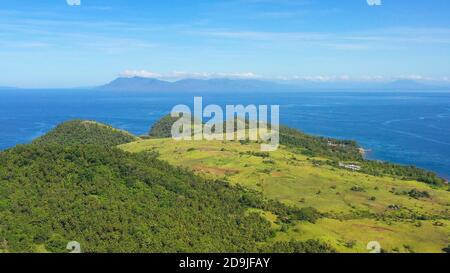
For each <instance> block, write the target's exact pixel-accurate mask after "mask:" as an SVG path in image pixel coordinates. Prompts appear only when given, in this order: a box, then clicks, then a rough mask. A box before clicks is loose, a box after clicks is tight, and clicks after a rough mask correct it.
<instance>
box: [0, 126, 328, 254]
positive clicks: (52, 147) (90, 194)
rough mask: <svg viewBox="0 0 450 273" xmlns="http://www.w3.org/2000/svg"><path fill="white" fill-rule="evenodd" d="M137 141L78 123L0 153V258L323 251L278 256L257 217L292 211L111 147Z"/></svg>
mask: <svg viewBox="0 0 450 273" xmlns="http://www.w3.org/2000/svg"><path fill="white" fill-rule="evenodd" d="M134 139H136V138H135V137H133V136H131V135H129V134H127V133H124V132H122V131H118V130H116V129H113V128H111V127H108V126H105V125H101V124H98V123H93V122H86V121H71V122H68V123H65V124H62V125H60V126H58V128H57V129H55V130H54V131H52V132H50V133H49V134H48V135H45V136H43V137H41V138H40V139H39V140H37V141H35V142H34V143H33V144H30V145H19V146H17V147H16V148H13V149H9V150H7V151H4V152H0V252H67V250H66V249H65V248H66V245H67V243H68V242H70V241H77V242H79V243H80V244H81V248H82V251H84V252H258V251H265V250H272V249H275V250H276V251H278V252H282V251H300V252H331V251H334V250H333V249H332V248H331V247H329V246H328V245H326V244H324V243H322V242H320V241H317V240H304V241H303V240H302V241H301V242H300V241H299V240H293V241H292V240H289V241H286V247H285V248H280V246H279V244H278V243H277V244H274V243H273V242H272V240H271V239H272V238H273V237H274V236H275V235H276V234H275V232H276V231H275V229H274V228H273V227H272V226H271V223H270V221H268V220H267V219H265V217H262V216H261V215H260V214H259V213H258V212H257V211H253V210H257V209H259V208H263V209H264V210H267V211H271V213H273V214H274V215H278V216H277V217H280V218H284V221H285V222H289V221H294V219H296V218H297V217H298V215H301V214H299V213H300V211H299V210H296V209H291V208H289V207H287V206H285V205H282V204H280V203H277V202H273V201H268V200H265V199H264V198H263V197H262V196H260V195H258V194H254V193H252V191H250V190H247V189H244V188H242V187H237V186H231V185H229V184H228V183H225V182H220V181H215V180H207V179H205V178H202V177H200V176H197V175H195V174H193V173H192V172H190V171H186V170H183V169H180V168H177V167H173V166H171V165H169V164H167V163H165V162H163V161H160V160H159V159H157V158H156V154H155V153H153V152H144V153H139V154H131V153H128V152H124V151H122V150H120V149H118V148H116V147H114V146H113V145H114V144H117V143H123V142H126V141H127V140H134Z"/></svg>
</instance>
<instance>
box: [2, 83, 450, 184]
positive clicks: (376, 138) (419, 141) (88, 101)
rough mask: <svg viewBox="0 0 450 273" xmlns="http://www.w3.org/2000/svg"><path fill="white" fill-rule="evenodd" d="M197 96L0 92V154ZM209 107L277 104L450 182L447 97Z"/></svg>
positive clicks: (142, 129) (253, 98)
mask: <svg viewBox="0 0 450 273" xmlns="http://www.w3.org/2000/svg"><path fill="white" fill-rule="evenodd" d="M194 95H202V94H192V93H186V92H180V93H171V94H154V93H133V92H127V93H111V92H99V91H89V90H10V91H5V90H3V91H0V128H1V129H0V149H7V148H10V147H13V146H15V145H17V144H22V143H28V142H30V141H31V140H32V139H34V138H36V137H38V136H40V135H42V134H45V133H46V132H47V131H49V130H51V129H52V128H53V127H54V126H55V125H57V124H58V123H61V122H63V121H66V120H70V119H76V118H77V119H91V120H97V121H100V122H104V123H108V124H111V125H112V126H114V127H118V128H122V129H125V130H128V131H130V132H132V133H135V134H144V133H146V132H147V131H148V130H149V128H150V126H151V125H152V123H153V122H155V121H156V120H157V119H158V118H159V117H161V116H162V115H165V114H167V113H168V112H169V111H170V110H171V108H172V107H173V106H174V105H176V104H188V105H192V104H193V96H194ZM203 97H204V103H205V104H219V105H225V104H245V105H248V104H279V105H280V106H281V122H282V123H283V124H286V125H289V126H291V127H295V128H298V129H300V130H302V131H305V132H307V133H310V134H316V135H323V136H330V137H336V138H343V139H354V140H357V141H358V142H359V143H360V144H361V145H362V146H364V147H365V148H366V149H371V150H372V152H370V153H369V155H368V156H369V157H370V158H372V159H381V160H386V161H392V162H396V163H401V164H413V165H417V166H419V167H422V168H426V169H429V170H433V171H435V172H437V173H439V174H440V175H442V176H444V177H446V178H450V93H430V92H422V93H420V92H416V93H404V92H402V93H382V92H378V93H375V92H374V93H367V92H364V93H362V92H361V93H358V92H305V93H277V94H274V93H264V92H261V93H257V94H256V93H251V94H250V93H248V94H233V93H228V94H207V95H204V96H203Z"/></svg>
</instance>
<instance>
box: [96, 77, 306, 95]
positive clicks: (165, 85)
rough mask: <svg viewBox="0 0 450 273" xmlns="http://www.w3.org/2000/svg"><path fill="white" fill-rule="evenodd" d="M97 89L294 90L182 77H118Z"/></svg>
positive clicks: (270, 84) (283, 86) (266, 84)
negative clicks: (182, 78)
mask: <svg viewBox="0 0 450 273" xmlns="http://www.w3.org/2000/svg"><path fill="white" fill-rule="evenodd" d="M99 89H103V90H113V91H154V92H168V91H195V92H203V91H205V92H206V91H207V92H220V91H262V90H264V91H272V90H274V91H275V90H294V89H298V88H296V86H294V85H286V84H280V83H274V82H268V81H259V80H232V79H210V80H198V79H184V80H179V81H176V82H168V81H162V80H158V79H152V78H140V77H134V78H118V79H115V80H114V81H112V82H110V83H108V84H106V85H103V86H100V87H99Z"/></svg>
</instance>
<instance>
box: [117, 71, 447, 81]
mask: <svg viewBox="0 0 450 273" xmlns="http://www.w3.org/2000/svg"><path fill="white" fill-rule="evenodd" d="M119 76H120V77H126V78H132V77H141V78H155V79H161V80H168V81H174V80H181V79H217V78H227V79H259V80H268V81H290V82H292V81H299V82H300V81H305V82H323V83H325V82H390V81H395V80H414V81H421V82H426V81H428V82H449V81H450V77H447V76H445V77H430V76H423V75H399V76H381V75H372V76H350V75H289V76H264V75H259V74H257V73H253V72H227V73H225V72H186V71H173V72H168V73H160V72H154V71H148V70H125V71H123V72H121V73H120V74H119Z"/></svg>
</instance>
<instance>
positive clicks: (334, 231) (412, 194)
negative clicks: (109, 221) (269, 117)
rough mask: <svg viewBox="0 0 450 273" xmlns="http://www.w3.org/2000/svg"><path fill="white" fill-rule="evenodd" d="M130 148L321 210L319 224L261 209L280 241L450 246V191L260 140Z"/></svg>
mask: <svg viewBox="0 0 450 273" xmlns="http://www.w3.org/2000/svg"><path fill="white" fill-rule="evenodd" d="M119 147H120V148H121V149H122V150H124V151H127V152H131V153H140V152H148V151H156V152H158V153H159V158H160V159H162V160H164V161H167V162H169V163H170V164H172V165H175V166H180V167H183V168H187V169H189V170H193V171H194V172H195V173H197V174H200V175H202V176H205V177H206V178H210V179H218V180H223V181H227V182H229V183H231V184H234V185H241V186H243V187H245V188H247V189H251V190H254V191H257V192H260V193H261V194H262V195H263V196H264V197H265V198H267V199H272V200H277V201H280V202H282V203H284V204H286V205H289V206H293V207H297V208H310V207H312V208H315V209H317V210H318V211H319V212H320V213H321V215H322V216H323V217H322V218H321V219H318V220H317V221H316V222H315V223H311V222H304V221H296V222H294V223H291V224H285V223H282V221H279V220H278V219H277V217H276V216H275V215H273V214H272V213H270V212H267V211H259V213H261V215H263V216H264V217H265V218H266V219H267V220H269V221H270V222H271V223H272V228H273V229H275V230H276V236H275V237H274V238H273V239H272V240H274V241H278V240H279V241H286V240H291V239H294V240H302V241H303V240H308V239H320V240H322V241H325V242H327V243H329V244H330V245H332V246H334V247H335V248H336V249H337V250H338V251H340V252H369V250H367V244H368V243H369V242H371V241H377V242H379V243H380V245H381V247H382V250H383V251H385V252H442V250H443V249H444V248H445V247H447V246H448V245H449V244H450V210H449V209H450V192H449V191H448V190H446V188H445V187H437V186H430V185H428V184H425V183H422V182H418V181H413V180H404V179H399V178H398V177H394V176H372V175H368V174H364V173H360V172H356V171H350V170H347V169H344V168H339V167H335V166H333V165H330V164H327V162H329V161H328V159H327V158H325V157H308V156H306V155H304V154H301V153H298V152H295V151H294V150H293V149H289V148H288V147H285V146H281V147H280V149H278V150H277V151H275V152H271V153H269V154H263V153H261V152H260V144H258V143H252V142H249V143H243V142H224V141H175V140H172V139H168V138H167V139H146V140H138V141H135V142H132V143H128V144H124V145H121V146H119Z"/></svg>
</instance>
